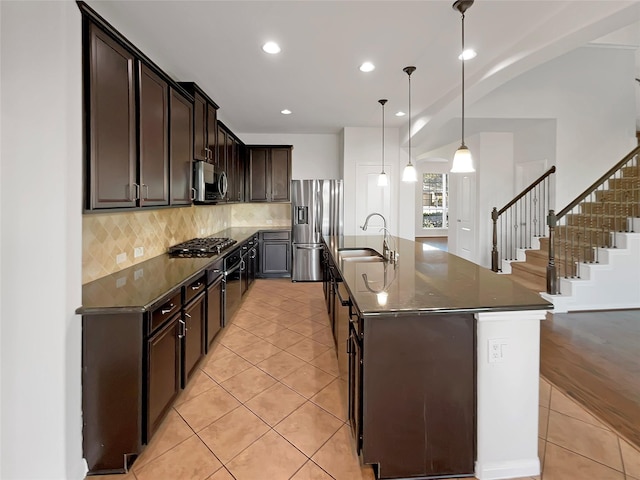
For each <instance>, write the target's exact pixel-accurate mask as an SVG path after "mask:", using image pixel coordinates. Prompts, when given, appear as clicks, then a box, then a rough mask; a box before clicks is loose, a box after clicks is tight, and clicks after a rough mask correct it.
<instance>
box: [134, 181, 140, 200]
mask: <svg viewBox="0 0 640 480" xmlns="http://www.w3.org/2000/svg"><path fill="white" fill-rule="evenodd" d="M133 187H134V188H135V191H136V193H135V194H134V198H133V199H134V200H140V185H138V184H137V183H134V184H133Z"/></svg>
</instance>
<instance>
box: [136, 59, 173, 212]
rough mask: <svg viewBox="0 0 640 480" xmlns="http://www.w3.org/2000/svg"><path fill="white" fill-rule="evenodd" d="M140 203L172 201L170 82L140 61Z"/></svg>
mask: <svg viewBox="0 0 640 480" xmlns="http://www.w3.org/2000/svg"><path fill="white" fill-rule="evenodd" d="M139 65H140V68H139V79H140V80H139V83H138V85H139V95H140V107H139V111H140V140H139V144H138V145H139V148H140V153H139V155H140V157H139V158H140V162H139V169H140V171H139V179H140V181H139V183H136V190H137V194H136V196H137V198H138V199H139V205H140V206H141V207H144V206H158V205H168V204H169V175H168V172H169V84H168V83H167V82H166V81H165V80H163V79H162V78H160V76H159V75H157V74H155V73H154V72H153V71H152V70H151V69H150V68H149V67H147V66H146V65H145V64H143V63H142V62H139Z"/></svg>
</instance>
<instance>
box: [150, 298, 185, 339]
mask: <svg viewBox="0 0 640 480" xmlns="http://www.w3.org/2000/svg"><path fill="white" fill-rule="evenodd" d="M180 298H181V297H180V291H179V290H178V291H177V292H175V293H174V294H173V295H172V296H171V298H169V299H168V300H167V301H166V302H165V303H163V304H162V306H161V307H158V308H156V309H155V310H154V311H153V312H151V329H150V331H149V333H152V332H153V331H154V330H155V329H156V328H158V327H159V326H160V325H162V324H163V323H164V322H165V321H167V320H169V318H171V317H172V316H173V315H175V314H176V313H178V312H179V311H180V307H181V306H182V301H181V300H180Z"/></svg>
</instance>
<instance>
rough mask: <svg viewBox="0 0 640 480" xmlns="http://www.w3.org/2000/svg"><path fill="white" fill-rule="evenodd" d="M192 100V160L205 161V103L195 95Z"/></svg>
mask: <svg viewBox="0 0 640 480" xmlns="http://www.w3.org/2000/svg"><path fill="white" fill-rule="evenodd" d="M193 100H194V101H193V118H194V120H193V123H194V132H193V158H195V159H196V160H205V161H207V160H208V158H209V155H207V151H206V150H205V149H206V148H207V102H206V101H205V99H204V98H202V97H201V96H200V95H198V94H197V93H196V94H195V95H194V96H193Z"/></svg>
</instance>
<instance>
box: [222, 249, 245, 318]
mask: <svg viewBox="0 0 640 480" xmlns="http://www.w3.org/2000/svg"><path fill="white" fill-rule="evenodd" d="M242 265H243V263H242V251H241V250H240V249H236V250H234V251H233V252H231V253H229V254H228V255H227V256H226V257H224V288H223V289H224V318H223V321H224V326H225V327H226V326H227V325H229V322H231V319H232V318H233V315H234V314H235V313H236V311H238V308H240V302H241V301H242V271H243V268H242Z"/></svg>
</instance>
